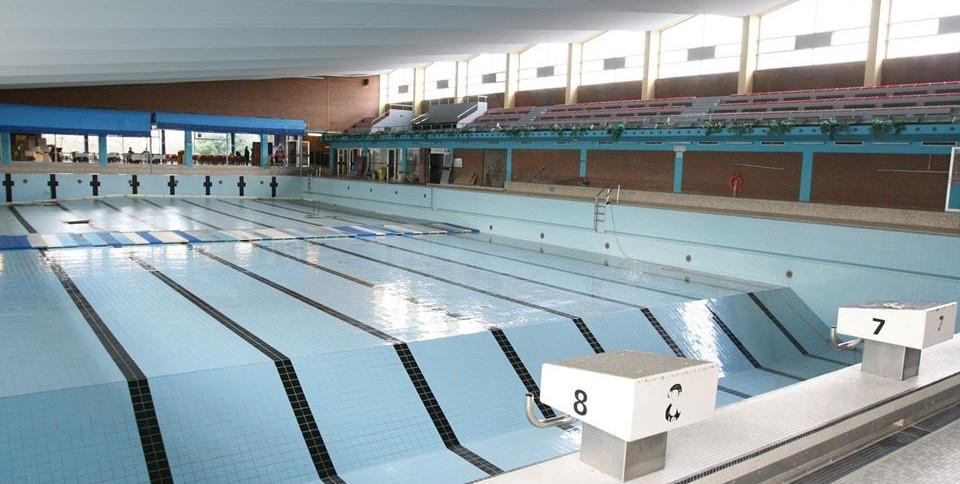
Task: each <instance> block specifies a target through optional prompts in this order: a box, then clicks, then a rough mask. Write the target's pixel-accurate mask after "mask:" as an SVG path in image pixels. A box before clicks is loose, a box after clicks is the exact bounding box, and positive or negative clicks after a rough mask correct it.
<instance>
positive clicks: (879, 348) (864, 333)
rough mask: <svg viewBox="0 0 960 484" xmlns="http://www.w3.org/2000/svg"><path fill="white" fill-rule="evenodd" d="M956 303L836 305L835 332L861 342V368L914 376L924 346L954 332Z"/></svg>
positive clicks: (899, 376)
mask: <svg viewBox="0 0 960 484" xmlns="http://www.w3.org/2000/svg"><path fill="white" fill-rule="evenodd" d="M956 321H957V303H955V302H954V303H948V304H941V303H902V302H888V301H884V302H873V303H867V304H862V305H859V306H853V307H846V308H840V310H839V312H838V314H837V332H838V333H840V334H844V335H847V336H853V337H856V338H860V339H862V340H863V341H864V346H863V365H862V366H861V370H862V371H864V372H867V373H872V374H875V375H880V376H883V377H887V378H893V379H894V380H905V379H907V378H912V377H915V376H917V373H918V371H919V369H920V356H921V352H922V351H923V349H924V348H929V347H931V346H933V345H935V344H939V343H943V342H944V341H949V340H950V339H952V338H953V335H954V333H955V332H956V327H955V326H956Z"/></svg>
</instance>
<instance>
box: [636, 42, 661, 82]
mask: <svg viewBox="0 0 960 484" xmlns="http://www.w3.org/2000/svg"><path fill="white" fill-rule="evenodd" d="M658 77H660V31H659V30H649V31H647V35H646V42H644V45H643V87H642V88H641V89H642V92H641V93H640V98H641V99H653V98H654V95H655V94H656V85H657V78H658Z"/></svg>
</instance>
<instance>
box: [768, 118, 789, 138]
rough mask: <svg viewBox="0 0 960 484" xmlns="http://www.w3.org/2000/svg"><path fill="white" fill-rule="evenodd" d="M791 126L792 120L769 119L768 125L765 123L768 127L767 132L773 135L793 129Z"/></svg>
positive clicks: (783, 133)
mask: <svg viewBox="0 0 960 484" xmlns="http://www.w3.org/2000/svg"><path fill="white" fill-rule="evenodd" d="M793 127H794V123H793V121H786V120H785V121H777V120H773V121H770V124H769V125H767V128H768V129H767V134H769V135H775V136H780V135H785V134H787V133H789V132H790V130H791V129H793Z"/></svg>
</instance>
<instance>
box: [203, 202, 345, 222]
mask: <svg viewBox="0 0 960 484" xmlns="http://www.w3.org/2000/svg"><path fill="white" fill-rule="evenodd" d="M217 201H218V202H221V203H225V204H227V205H233V206H234V207H239V208H242V209H244V210H250V211H251V212H258V213H262V214H266V215H269V216H271V217H277V218H283V219H287V220H293V221H294V222H298V223H302V224H305V225H313V226H315V227H330V226H329V225H323V224H318V223H315V222H310V221H307V220H301V219H298V218H294V217H287V216H286V215H277V214H275V213H270V212H268V211H266V210H260V209H257V208H250V207H247V206H244V205H240V204H239V203H233V202H228V201H226V200H217Z"/></svg>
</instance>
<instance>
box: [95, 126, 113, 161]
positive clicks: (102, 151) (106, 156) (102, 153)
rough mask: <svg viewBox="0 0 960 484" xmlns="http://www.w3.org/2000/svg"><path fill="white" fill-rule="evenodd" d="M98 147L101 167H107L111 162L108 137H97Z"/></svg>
mask: <svg viewBox="0 0 960 484" xmlns="http://www.w3.org/2000/svg"><path fill="white" fill-rule="evenodd" d="M97 145H98V146H97V149H98V153H99V157H100V166H107V162H108V161H109V160H110V153H109V152H107V135H105V134H101V135H100V136H97Z"/></svg>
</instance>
